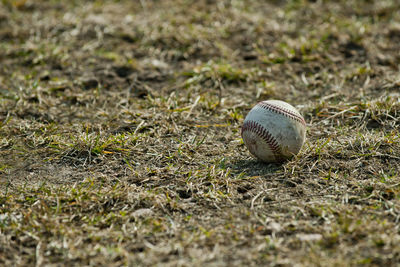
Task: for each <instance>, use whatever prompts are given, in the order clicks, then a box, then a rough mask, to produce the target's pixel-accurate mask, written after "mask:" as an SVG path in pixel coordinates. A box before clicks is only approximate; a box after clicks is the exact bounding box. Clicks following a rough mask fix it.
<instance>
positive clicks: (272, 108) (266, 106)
mask: <svg viewBox="0 0 400 267" xmlns="http://www.w3.org/2000/svg"><path fill="white" fill-rule="evenodd" d="M258 105H259V106H260V107H262V108H264V109H266V110H270V111H272V112H275V113H278V114H282V115H284V116H286V117H288V118H289V119H293V120H295V121H298V122H300V123H301V124H303V125H304V126H306V121H305V120H304V118H303V117H302V116H299V115H298V114H296V113H294V112H293V111H291V110H289V109H286V108H282V107H279V106H275V105H272V104H270V103H265V102H260V103H258Z"/></svg>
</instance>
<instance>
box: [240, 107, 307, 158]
mask: <svg viewBox="0 0 400 267" xmlns="http://www.w3.org/2000/svg"><path fill="white" fill-rule="evenodd" d="M242 138H243V142H244V144H245V145H246V147H247V148H248V149H249V151H250V153H251V154H252V155H254V156H255V157H256V158H258V159H260V160H262V161H264V162H282V161H284V160H286V159H289V158H291V157H292V156H294V155H296V154H297V153H299V151H300V149H301V147H302V146H303V143H304V141H305V138H306V122H305V120H304V118H303V117H302V116H301V115H300V113H299V112H298V111H297V110H296V109H295V108H294V107H293V106H292V105H290V104H288V103H286V102H283V101H280V100H267V101H262V102H260V103H258V104H257V105H256V106H255V107H253V108H252V109H251V110H250V112H249V114H247V116H246V118H245V120H244V122H243V126H242Z"/></svg>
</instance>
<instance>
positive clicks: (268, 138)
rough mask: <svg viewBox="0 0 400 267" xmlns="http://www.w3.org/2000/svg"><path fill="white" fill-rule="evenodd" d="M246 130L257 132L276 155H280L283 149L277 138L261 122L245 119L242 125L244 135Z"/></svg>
mask: <svg viewBox="0 0 400 267" xmlns="http://www.w3.org/2000/svg"><path fill="white" fill-rule="evenodd" d="M245 131H250V132H253V133H255V134H257V135H258V136H259V137H260V138H261V139H262V140H264V141H265V142H266V143H267V144H268V146H269V148H270V149H271V151H272V153H273V154H274V156H275V157H277V158H278V157H279V155H280V154H281V149H280V146H279V144H278V142H277V141H276V139H275V138H274V137H273V136H272V135H271V134H270V133H269V132H268V131H267V130H266V129H265V128H264V127H262V126H261V124H259V123H257V122H255V121H245V122H244V123H243V126H242V137H243V133H244V132H245Z"/></svg>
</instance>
